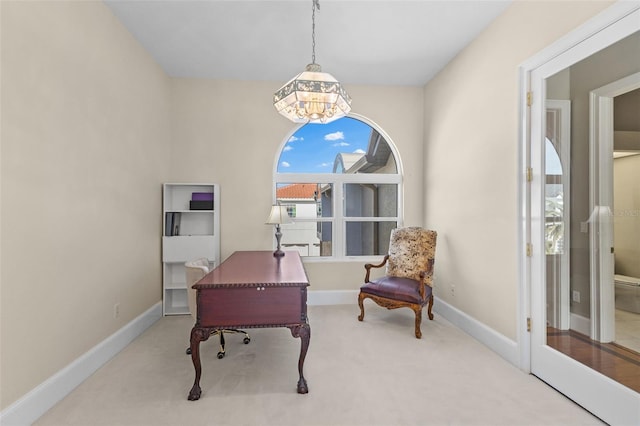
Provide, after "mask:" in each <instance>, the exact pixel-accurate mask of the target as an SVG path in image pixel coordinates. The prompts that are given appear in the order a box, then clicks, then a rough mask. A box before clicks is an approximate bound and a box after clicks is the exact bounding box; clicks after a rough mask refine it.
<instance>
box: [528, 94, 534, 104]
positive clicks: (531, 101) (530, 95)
mask: <svg viewBox="0 0 640 426" xmlns="http://www.w3.org/2000/svg"><path fill="white" fill-rule="evenodd" d="M532 103H533V92H527V106H531V104H532Z"/></svg>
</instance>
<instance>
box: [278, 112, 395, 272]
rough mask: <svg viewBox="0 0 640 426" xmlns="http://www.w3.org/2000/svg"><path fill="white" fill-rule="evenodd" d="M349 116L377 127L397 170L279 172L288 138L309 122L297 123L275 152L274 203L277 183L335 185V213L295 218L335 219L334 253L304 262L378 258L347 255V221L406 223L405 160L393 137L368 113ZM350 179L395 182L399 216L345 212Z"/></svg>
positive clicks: (333, 226) (374, 127)
mask: <svg viewBox="0 0 640 426" xmlns="http://www.w3.org/2000/svg"><path fill="white" fill-rule="evenodd" d="M348 117H349V118H353V119H356V120H359V121H362V122H363V123H365V124H367V125H368V126H370V127H371V128H373V129H374V130H376V131H377V132H378V133H379V134H380V136H382V137H383V138H384V140H385V141H386V142H387V144H388V145H389V148H390V149H391V154H392V155H393V157H394V160H395V163H396V173H355V174H344V173H278V160H279V159H280V155H281V154H282V150H283V149H284V147H285V146H286V144H287V142H288V141H289V139H290V138H291V137H292V136H293V135H295V134H296V133H297V132H298V131H299V130H300V128H302V127H303V126H305V125H306V124H300V125H298V126H296V127H295V128H294V129H293V130H292V131H291V132H290V133H289V134H288V135H287V136H286V137H285V138H284V140H283V141H282V142H281V143H280V146H279V149H278V150H277V152H276V155H275V159H274V164H273V179H272V195H271V197H272V201H273V203H275V202H276V201H277V198H276V190H277V187H278V185H281V184H297V183H313V184H330V185H333V189H332V190H333V191H334V195H333V197H332V210H333V215H332V216H331V217H326V218H325V217H317V218H308V219H303V218H300V219H296V221H299V222H313V223H318V222H331V223H332V225H331V226H332V247H333V249H332V255H331V256H305V258H304V259H305V262H306V261H310V262H342V261H357V262H363V261H365V262H368V261H379V260H380V257H381V256H380V255H374V256H346V255H345V252H346V238H345V228H346V223H347V222H396V223H397V227H402V226H403V223H404V188H403V181H404V173H403V168H402V161H401V158H400V155H399V154H398V150H397V149H396V146H395V144H394V143H393V141H392V140H391V138H390V137H389V136H388V135H387V134H386V133H385V132H384V131H383V130H382V129H380V127H379V126H377V125H376V124H375V123H373V122H371V121H370V120H368V119H367V118H365V117H362V116H360V115H357V114H349V115H348ZM309 125H310V126H319V125H320V124H309ZM348 183H355V184H393V185H397V196H398V199H397V205H398V208H397V212H396V214H397V216H387V217H375V216H369V217H356V216H349V217H347V216H345V215H344V204H343V201H344V186H345V184H348Z"/></svg>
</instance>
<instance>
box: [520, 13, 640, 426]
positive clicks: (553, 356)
mask: <svg viewBox="0 0 640 426" xmlns="http://www.w3.org/2000/svg"><path fill="white" fill-rule="evenodd" d="M625 19H629V20H628V21H625ZM625 19H621V20H619V21H617V22H616V23H615V25H609V26H607V27H606V28H605V29H603V30H602V31H600V32H597V33H595V34H594V35H592V36H589V37H588V38H586V39H585V40H584V41H583V42H581V43H578V44H577V45H576V46H574V47H573V48H569V49H568V50H566V51H565V52H563V53H562V54H560V55H557V56H555V57H553V58H551V59H549V60H548V61H547V62H545V63H544V64H542V65H540V66H538V67H537V68H535V69H532V71H531V74H530V75H529V77H530V80H529V83H530V90H531V92H532V94H533V96H532V98H533V99H534V102H533V103H532V105H531V106H530V108H529V119H530V146H529V147H528V148H529V152H528V157H529V160H530V167H531V169H532V170H533V173H532V175H533V178H532V179H531V183H530V185H529V192H528V195H529V199H528V200H527V201H528V203H527V205H528V206H529V211H528V212H527V225H528V231H529V241H530V244H531V247H533V250H532V255H531V257H530V259H529V262H530V263H529V265H528V266H529V270H528V271H529V283H530V309H531V332H530V333H531V334H530V350H531V353H530V367H531V372H532V373H533V374H535V375H536V376H538V377H539V378H541V379H542V380H544V381H545V382H547V383H549V384H550V385H551V386H553V387H554V388H556V389H557V390H559V391H560V392H562V393H563V394H565V395H567V396H568V397H569V398H571V399H572V400H574V401H575V402H577V403H578V404H580V405H582V406H583V407H585V408H586V409H587V410H589V411H591V412H592V413H594V414H595V415H596V416H598V417H600V418H601V419H603V420H604V421H606V422H607V423H610V424H640V394H638V392H636V391H634V390H632V389H630V388H629V387H627V386H624V385H622V384H621V383H619V382H617V381H615V380H612V379H610V378H608V377H606V376H604V375H603V374H600V373H599V372H597V371H595V370H593V369H591V368H589V367H588V366H586V365H585V364H582V363H580V362H578V361H577V360H576V359H573V358H572V357H570V356H568V355H565V354H564V353H562V352H560V351H559V350H556V349H554V348H553V347H552V346H551V345H550V344H549V343H550V341H551V339H553V338H554V336H555V335H556V334H555V333H562V332H564V333H568V332H569V330H572V331H574V332H575V331H577V332H579V333H581V334H582V335H584V336H583V338H584V339H585V340H587V341H588V340H589V339H593V341H595V342H598V341H600V340H601V339H602V338H605V337H607V338H608V337H610V335H611V330H610V329H608V328H606V326H605V325H606V324H610V322H607V321H612V320H613V318H612V313H611V309H610V308H611V298H610V297H608V296H607V294H612V287H611V286H612V280H609V275H611V278H612V275H613V270H612V268H611V263H609V262H610V261H611V253H610V246H611V242H610V241H608V240H606V239H607V238H608V236H609V234H607V233H606V227H607V226H609V225H608V224H607V223H606V220H607V219H608V218H610V217H611V216H610V214H609V211H610V207H609V206H610V204H606V205H604V206H603V205H602V203H601V202H600V199H599V198H598V196H599V194H603V193H604V194H606V193H609V192H611V191H612V188H611V187H608V186H607V185H610V184H611V183H610V181H607V179H600V178H601V177H603V176H598V175H597V173H598V170H599V169H598V164H599V163H598V162H599V161H600V160H601V159H605V157H602V156H603V155H606V156H609V155H612V153H611V152H608V151H607V150H606V149H604V148H603V147H601V146H600V145H598V140H597V137H598V134H599V133H598V132H600V131H604V129H598V131H597V132H593V131H590V126H589V123H590V120H591V119H592V117H591V115H590V113H589V96H590V95H589V93H590V91H592V90H594V89H595V88H598V87H601V86H603V84H602V83H598V78H601V79H606V78H607V77H606V75H607V72H608V71H604V70H605V69H607V68H606V67H602V66H600V67H599V68H596V69H594V70H593V72H592V73H590V72H589V66H590V65H593V64H596V65H597V64H598V57H597V56H596V53H597V52H600V51H601V50H602V49H603V48H606V47H607V46H609V48H606V49H604V50H603V53H598V54H607V53H609V52H615V44H616V43H618V42H623V41H624V39H625V38H627V39H628V38H629V37H631V36H633V35H634V33H638V31H639V30H640V28H639V26H638V22H640V11H638V10H637V9H636V10H635V11H634V12H633V13H631V14H629V15H627V16H626V18H625ZM639 40H640V38H639ZM638 47H639V48H640V44H639V45H638ZM610 48H611V49H612V50H608V49H610ZM609 60H611V59H609ZM624 63H625V61H624V58H621V59H620V64H617V65H621V64H624ZM635 63H636V65H633V64H632V65H631V68H633V66H638V65H640V64H638V63H637V61H635ZM610 71H612V70H610ZM637 71H640V70H635V72H637ZM617 72H618V73H620V72H622V71H621V70H620V69H618V70H617ZM625 72H628V73H631V72H633V71H629V70H625ZM618 78H620V74H618V76H616V77H612V80H613V79H618ZM610 81H611V80H610ZM610 81H605V82H604V83H605V84H606V83H609V82H610ZM547 99H559V100H565V101H571V111H572V113H571V119H570V120H566V119H564V120H562V119H560V120H557V118H558V115H554V113H553V105H552V103H549V102H547ZM561 116H562V115H561V114H560V117H561ZM567 125H569V126H570V129H564V130H568V132H564V133H563V129H562V127H563V126H567ZM567 133H569V134H570V136H569V137H565V138H562V137H558V135H562V134H567ZM594 138H595V139H594ZM594 144H595V145H594ZM567 145H568V146H567ZM567 153H569V154H567ZM567 155H568V156H569V157H568V158H566V156H567ZM563 157H565V158H563ZM558 159H559V163H560V164H559V167H552V166H553V165H554V163H556V161H557V160H558ZM606 159H607V160H608V159H609V157H606ZM567 160H568V161H567ZM555 165H556V166H558V164H557V163H556V164H555ZM594 173H595V174H594ZM607 182H609V183H607ZM605 198H606V197H603V199H602V201H605ZM639 220H640V219H639ZM603 241H605V243H608V244H609V246H607V247H606V248H607V251H608V252H607V253H605V252H604V251H603V250H604V249H603V247H604V246H603V245H602V242H603ZM603 274H604V275H603ZM594 347H595V346H594ZM567 352H568V353H570V351H567ZM639 369H640V367H639Z"/></svg>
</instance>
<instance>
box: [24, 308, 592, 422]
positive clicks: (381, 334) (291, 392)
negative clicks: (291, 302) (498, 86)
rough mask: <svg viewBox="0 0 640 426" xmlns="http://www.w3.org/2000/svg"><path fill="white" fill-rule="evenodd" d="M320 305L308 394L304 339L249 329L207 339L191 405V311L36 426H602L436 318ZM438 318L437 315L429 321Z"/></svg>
mask: <svg viewBox="0 0 640 426" xmlns="http://www.w3.org/2000/svg"><path fill="white" fill-rule="evenodd" d="M365 307H366V316H365V320H364V322H359V321H358V320H357V315H358V313H359V309H358V307H357V306H356V305H336V306H309V318H310V324H311V343H310V346H309V352H308V354H307V358H306V362H305V366H304V375H305V377H306V379H307V382H308V384H309V393H308V394H306V395H300V394H297V393H296V383H297V380H298V370H297V363H298V356H299V351H300V339H294V338H293V337H292V336H291V333H290V332H289V330H288V329H286V328H280V329H249V330H247V331H249V333H250V334H251V343H249V344H248V345H245V344H243V343H242V338H241V337H240V336H234V335H230V336H228V337H227V339H226V340H227V355H226V357H225V358H224V359H221V360H219V359H217V358H216V353H217V352H218V345H217V343H218V340H217V338H211V339H209V340H208V341H207V342H204V343H203V344H202V345H201V353H202V365H203V368H202V379H201V382H200V384H201V386H202V397H201V399H200V400H199V401H188V400H187V394H188V392H189V389H190V388H191V385H192V384H193V379H194V371H193V364H192V363H191V357H190V356H187V355H185V349H186V347H187V344H188V336H189V331H190V329H191V326H192V325H193V324H192V321H191V317H188V316H178V317H175V316H174V317H164V318H162V319H161V320H160V321H158V322H157V323H156V324H154V325H153V326H152V327H150V328H149V329H148V330H147V331H146V332H145V333H143V334H142V335H141V336H140V337H138V338H137V339H136V340H135V341H133V342H132V343H131V344H130V345H129V346H128V347H127V348H125V349H124V350H123V351H122V352H120V354H118V355H117V356H116V357H115V358H113V359H112V360H111V361H109V362H108V363H107V364H106V365H104V366H103V367H102V368H101V369H100V370H98V371H97V372H96V373H95V374H94V375H93V376H91V377H90V378H89V379H87V380H86V381H85V382H84V383H82V384H81V385H80V386H79V387H78V388H76V389H75V390H74V391H73V392H72V393H71V394H69V395H68V396H67V397H66V398H65V399H64V400H62V401H61V402H60V403H59V404H58V405H56V406H55V407H53V408H52V409H51V410H49V411H48V412H47V413H45V414H44V416H42V417H41V418H40V419H39V420H38V421H37V422H36V423H35V424H36V425H38V426H47V425H82V426H93V425H110V426H112V425H136V426H137V425H140V426H142V425H144V426H146V425H154V426H155V425H194V426H195V425H278V426H283V425H285V426H286V425H367V426H370V425H510V426H513V425H602V424H603V423H602V422H601V421H600V420H598V419H597V418H596V417H594V416H592V415H591V414H590V413H588V412H587V411H585V410H584V409H582V408H581V407H579V406H578V405H576V404H574V403H573V402H572V401H570V400H569V399H567V398H565V397H564V396H563V395H561V394H560V393H558V392H556V391H555V390H554V389H552V388H551V387H549V386H547V385H546V384H545V383H543V382H542V381H540V380H538V379H537V378H535V377H534V376H531V375H528V374H525V373H523V372H522V371H520V370H519V369H517V368H516V367H514V366H513V365H511V364H509V363H508V362H506V361H504V360H503V359H502V358H500V357H499V356H498V355H496V354H495V353H493V352H492V351H490V350H489V349H487V348H486V347H485V346H483V345H482V344H480V343H479V342H477V341H476V340H474V339H473V338H471V337H469V336H468V335H466V334H465V333H464V332H462V331H460V330H459V329H457V328H455V327H454V326H452V325H451V324H450V323H448V322H447V321H446V320H444V319H443V318H442V317H440V316H438V315H437V314H436V316H435V319H434V321H429V320H428V319H426V318H425V319H424V320H423V322H422V333H423V336H422V339H420V340H418V339H416V338H415V336H414V335H413V312H412V311H410V310H409V309H400V310H395V311H388V310H386V309H383V308H379V307H377V306H375V305H373V304H369V303H366V305H365ZM425 317H426V316H425Z"/></svg>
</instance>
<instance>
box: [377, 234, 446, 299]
mask: <svg viewBox="0 0 640 426" xmlns="http://www.w3.org/2000/svg"><path fill="white" fill-rule="evenodd" d="M437 235H438V234H437V233H436V231H431V230H427V229H424V228H420V227H416V226H414V227H406V228H396V229H394V230H392V231H391V239H390V242H389V260H388V262H387V267H386V273H387V275H389V276H393V277H404V278H411V279H413V280H416V281H420V272H423V271H425V272H426V271H429V262H430V261H431V262H433V260H434V259H435V254H436V238H437ZM425 284H427V285H428V286H430V287H433V272H432V270H431V271H429V273H428V274H427V275H426V277H425Z"/></svg>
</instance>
